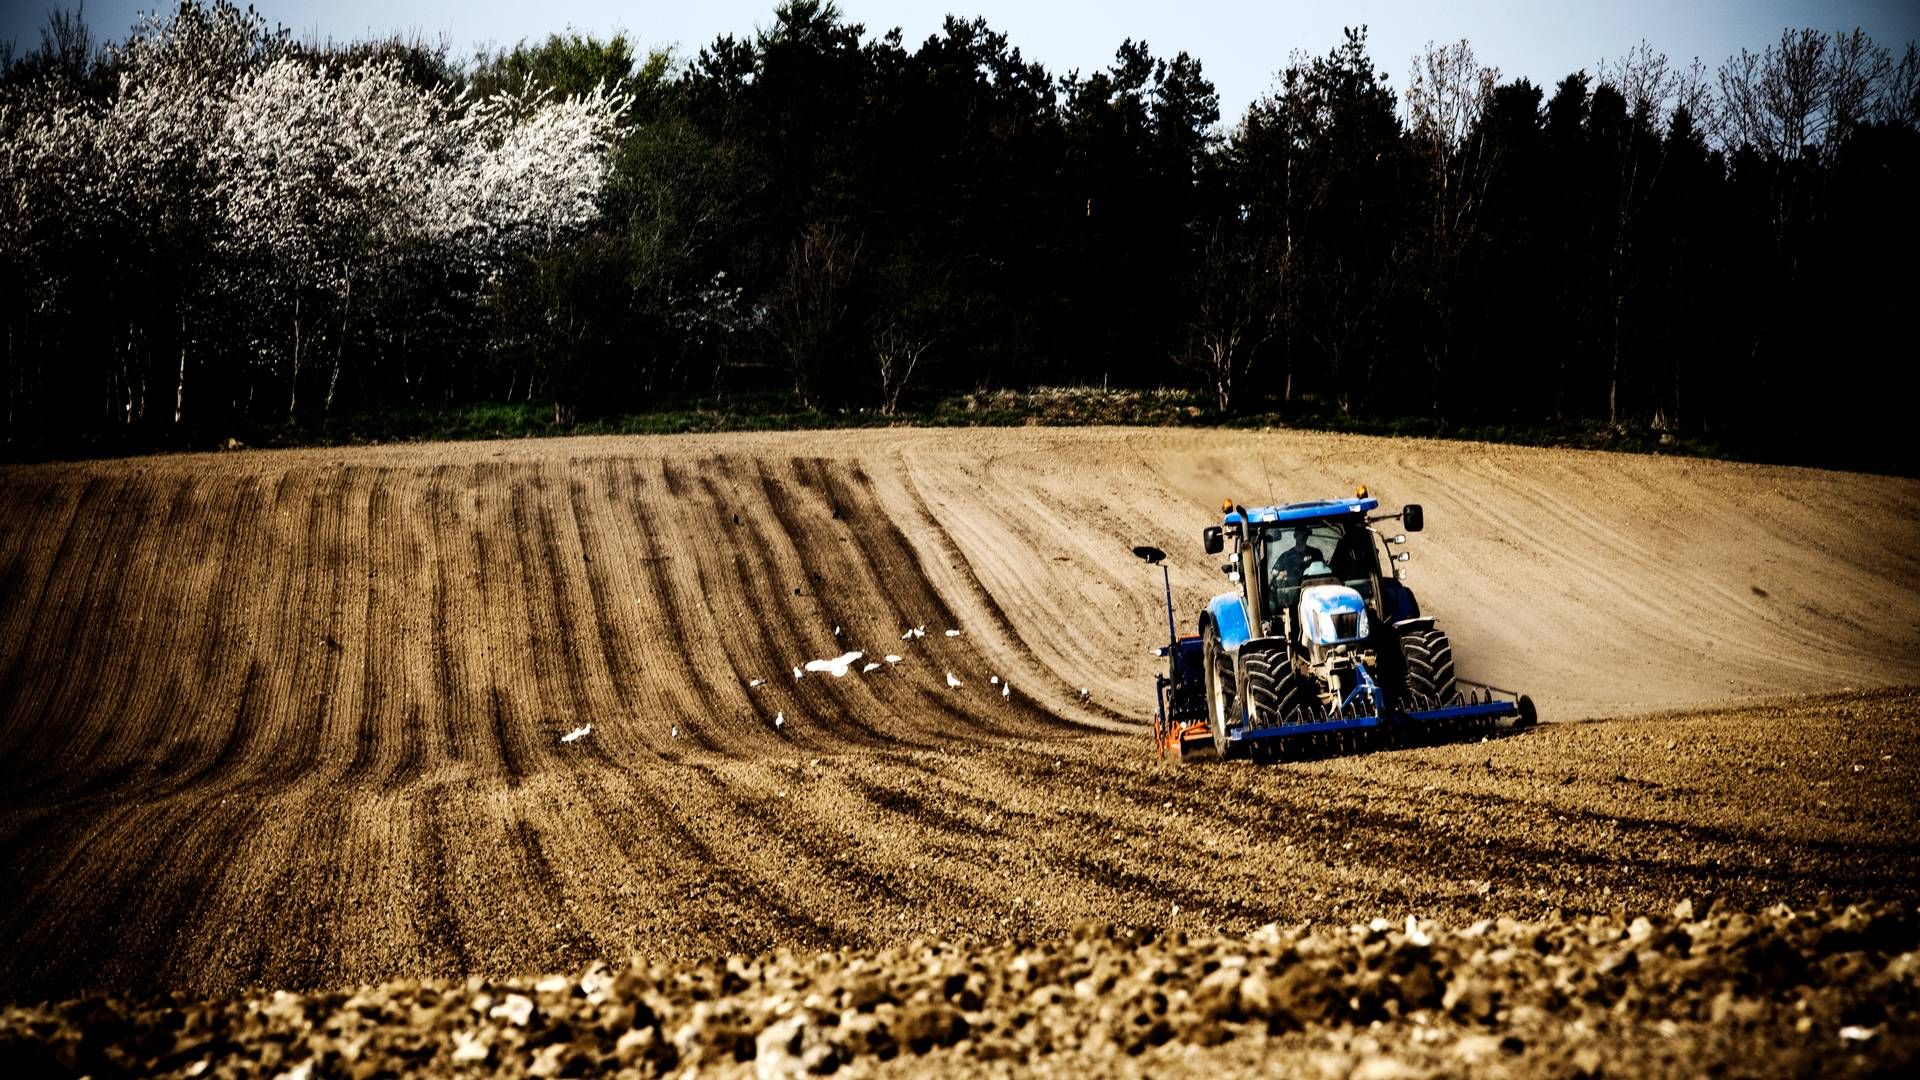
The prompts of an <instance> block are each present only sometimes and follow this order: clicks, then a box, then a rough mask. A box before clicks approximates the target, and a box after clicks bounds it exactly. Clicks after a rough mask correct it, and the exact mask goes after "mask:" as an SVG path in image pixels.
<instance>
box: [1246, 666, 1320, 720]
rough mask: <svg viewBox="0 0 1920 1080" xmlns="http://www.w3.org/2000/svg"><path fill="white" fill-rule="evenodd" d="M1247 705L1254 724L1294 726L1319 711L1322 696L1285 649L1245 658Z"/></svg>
mask: <svg viewBox="0 0 1920 1080" xmlns="http://www.w3.org/2000/svg"><path fill="white" fill-rule="evenodd" d="M1246 665H1247V705H1248V707H1249V711H1250V712H1251V713H1252V714H1253V718H1254V723H1255V724H1257V725H1259V726H1261V727H1265V726H1268V725H1271V724H1294V723H1299V722H1300V721H1302V720H1306V719H1309V718H1310V717H1311V716H1312V714H1313V713H1314V712H1316V711H1318V708H1319V705H1320V696H1319V695H1318V694H1316V693H1314V691H1313V688H1312V687H1311V686H1310V685H1308V682H1307V679H1306V677H1305V676H1303V675H1301V674H1300V672H1299V670H1298V669H1296V668H1295V667H1294V666H1293V657H1292V656H1291V655H1289V654H1288V653H1287V650H1285V649H1269V650H1266V651H1263V652H1251V653H1247V654H1246Z"/></svg>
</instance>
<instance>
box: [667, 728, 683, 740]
mask: <svg viewBox="0 0 1920 1080" xmlns="http://www.w3.org/2000/svg"><path fill="white" fill-rule="evenodd" d="M667 735H668V736H669V737H671V738H675V739H677V738H679V737H680V725H679V724H675V725H673V728H672V729H671V730H669V731H668V732H667Z"/></svg>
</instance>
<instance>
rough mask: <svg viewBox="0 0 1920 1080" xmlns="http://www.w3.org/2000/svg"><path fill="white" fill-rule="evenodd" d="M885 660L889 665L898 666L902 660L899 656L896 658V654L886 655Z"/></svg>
mask: <svg viewBox="0 0 1920 1080" xmlns="http://www.w3.org/2000/svg"><path fill="white" fill-rule="evenodd" d="M884 659H885V660H886V661H887V663H889V664H897V663H899V662H900V658H899V657H898V656H895V655H894V654H892V653H888V654H887V655H886V657H885V658H884Z"/></svg>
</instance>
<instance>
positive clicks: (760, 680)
mask: <svg viewBox="0 0 1920 1080" xmlns="http://www.w3.org/2000/svg"><path fill="white" fill-rule="evenodd" d="M766 681H767V680H765V679H754V680H753V681H752V682H749V683H748V684H747V685H748V686H759V685H760V684H761V683H764V682H766Z"/></svg>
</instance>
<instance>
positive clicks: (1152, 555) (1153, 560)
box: [1133, 544, 1167, 566]
mask: <svg viewBox="0 0 1920 1080" xmlns="http://www.w3.org/2000/svg"><path fill="white" fill-rule="evenodd" d="M1133 553H1134V554H1135V555H1138V556H1140V557H1141V558H1142V559H1145V560H1147V565H1148V566H1158V565H1159V564H1160V562H1161V560H1163V559H1165V558H1166V557H1167V553H1166V552H1164V551H1161V550H1160V549H1159V548H1157V547H1149V546H1147V545H1146V544H1142V545H1140V546H1139V547H1137V548H1134V549H1133Z"/></svg>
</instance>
